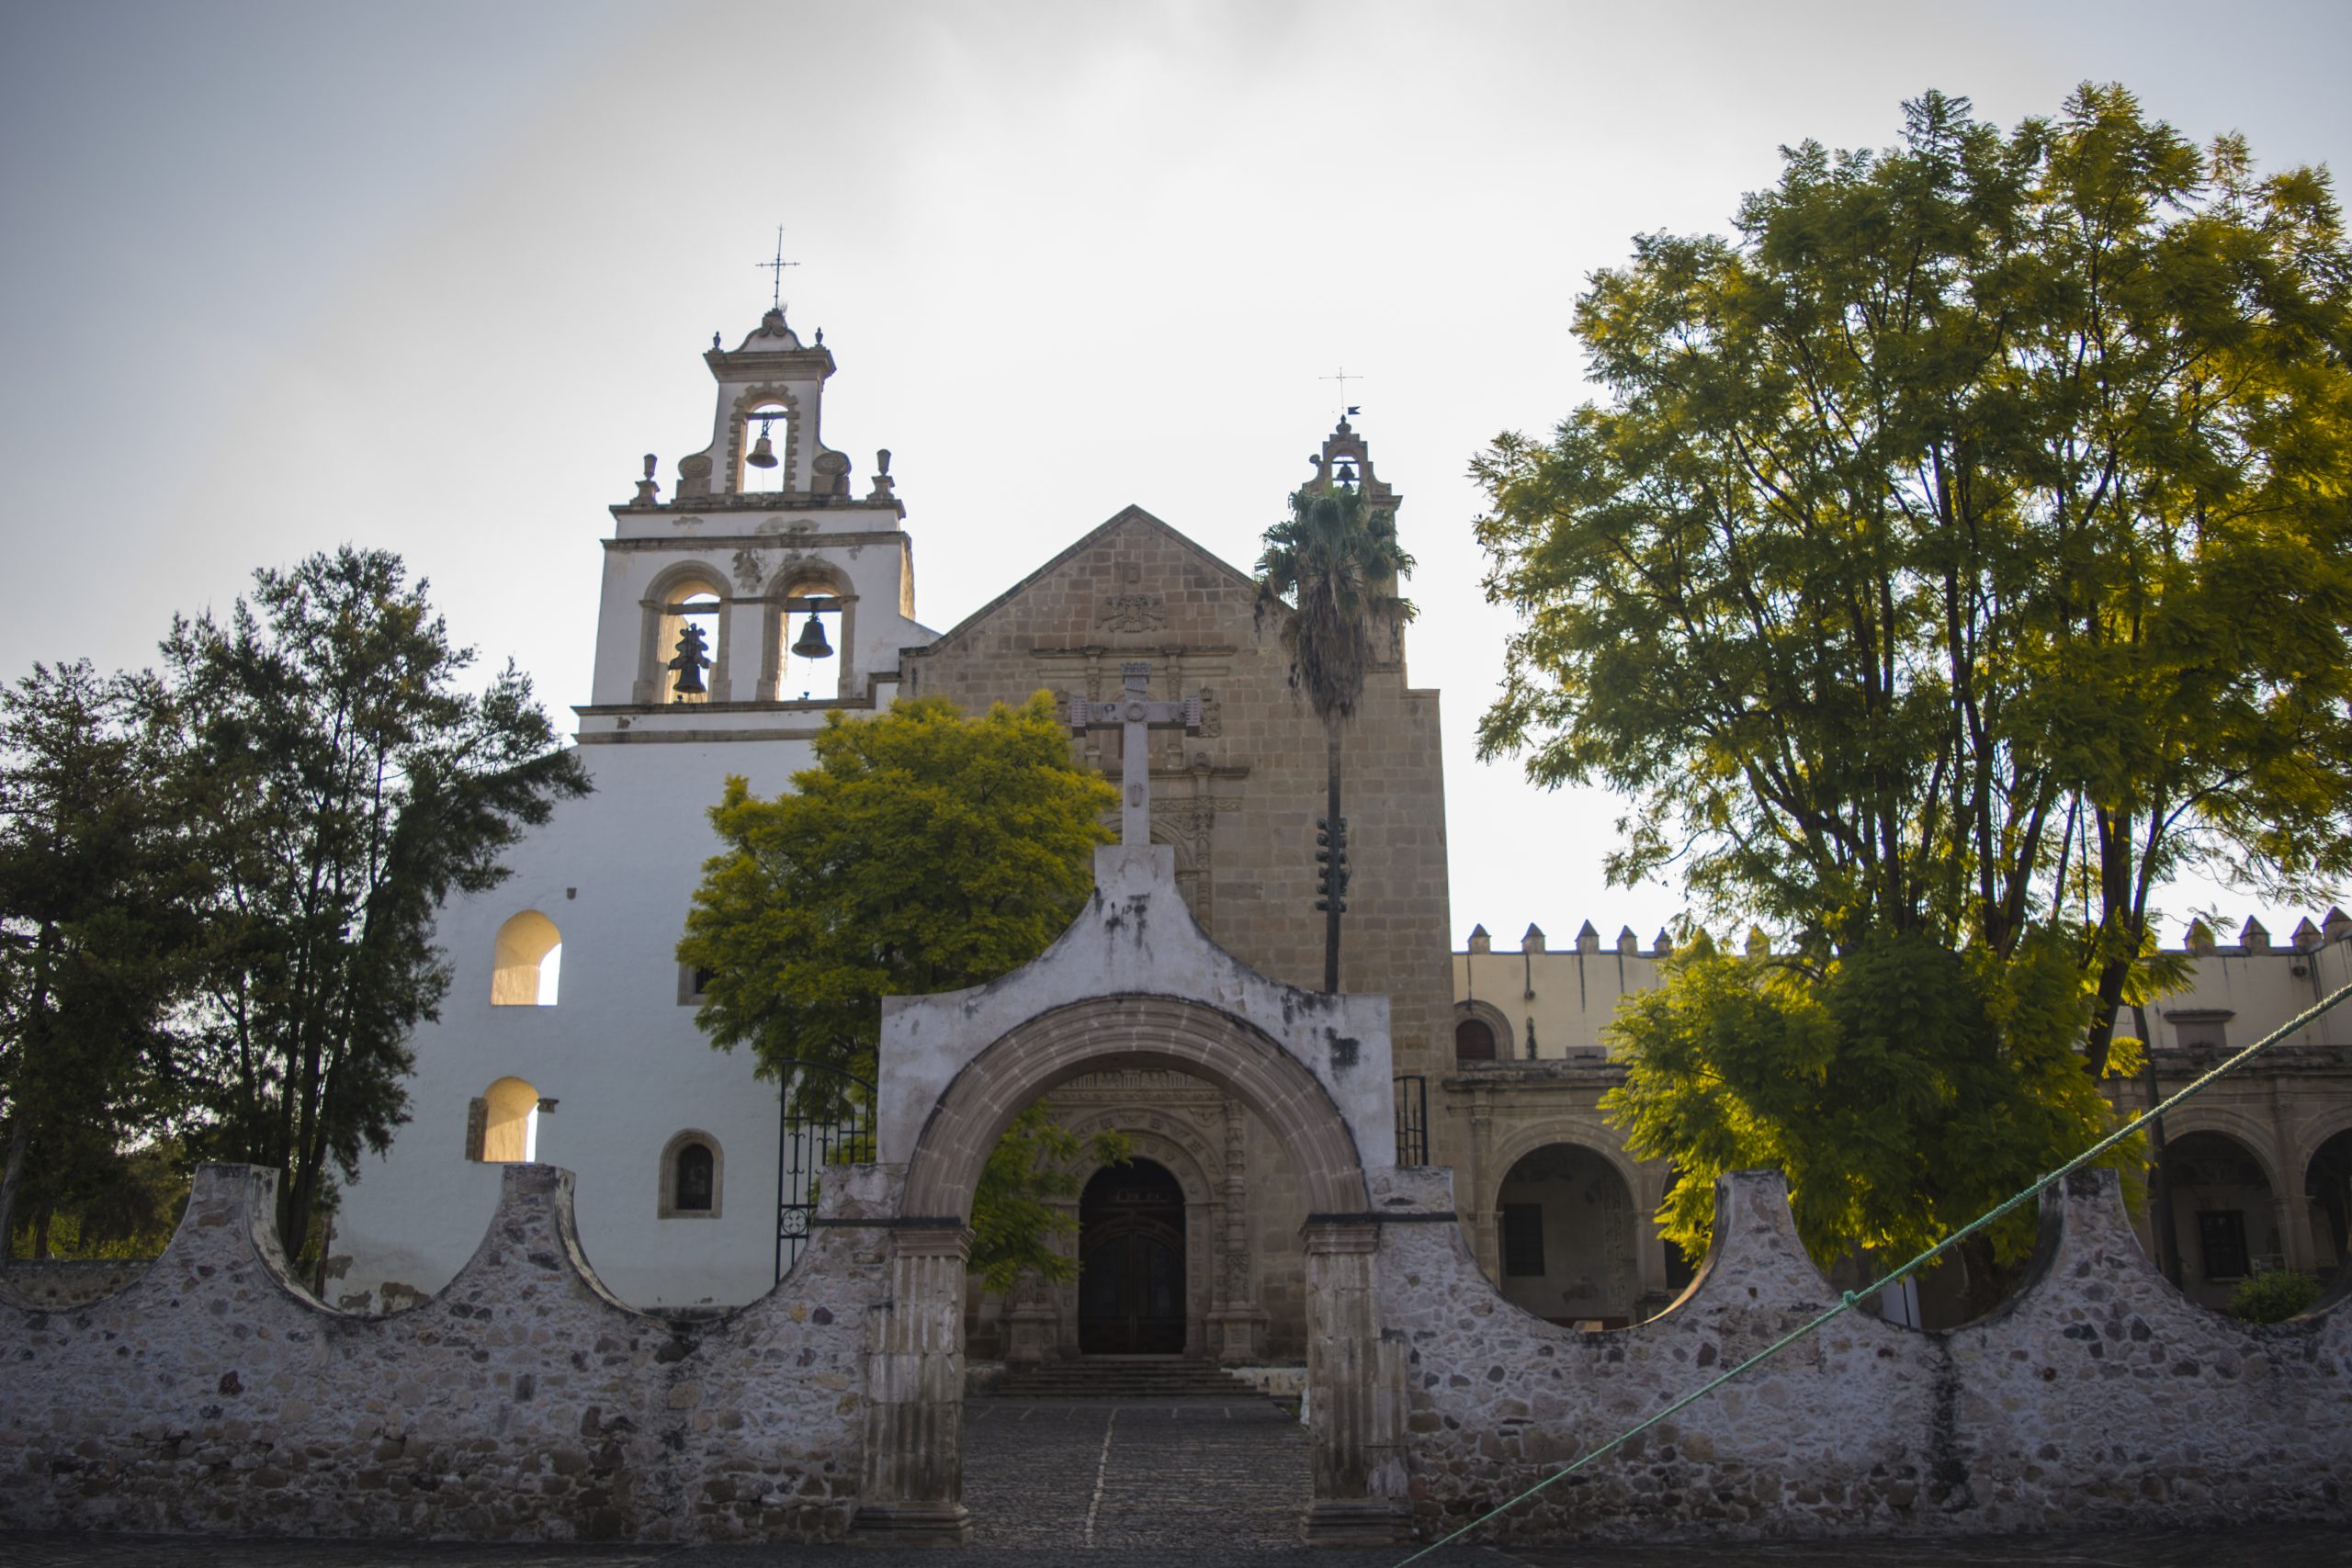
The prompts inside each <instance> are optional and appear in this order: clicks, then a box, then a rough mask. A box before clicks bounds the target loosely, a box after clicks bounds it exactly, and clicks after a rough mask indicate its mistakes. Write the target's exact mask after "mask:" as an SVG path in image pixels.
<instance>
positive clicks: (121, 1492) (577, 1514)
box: [0, 1165, 889, 1540]
mask: <svg viewBox="0 0 2352 1568" xmlns="http://www.w3.org/2000/svg"><path fill="white" fill-rule="evenodd" d="M504 1174H505V1184H504V1189H503V1193H502V1195H501V1200H500V1202H499V1206H498V1209H497V1211H496V1213H495V1214H494V1215H493V1216H492V1221H491V1224H490V1227H489V1230H488V1232H487V1234H486V1235H484V1237H483V1239H482V1242H481V1247H480V1249H479V1250H478V1251H477V1252H476V1253H475V1254H474V1257H473V1258H472V1260H471V1261H470V1262H469V1263H468V1264H467V1265H466V1267H465V1268H464V1269H461V1270H460V1271H459V1273H458V1277H457V1278H456V1279H455V1280H452V1281H451V1282H450V1284H449V1285H448V1287H447V1289H445V1290H443V1291H442V1292H440V1293H439V1294H437V1295H435V1297H433V1298H432V1299H431V1300H430V1301H428V1302H426V1303H424V1304H423V1305H421V1306H418V1307H416V1308H413V1310H410V1311H407V1312H403V1313H399V1314H393V1315H391V1316H389V1317H361V1316H356V1315H354V1314H345V1313H341V1312H337V1311H334V1309H332V1308H329V1307H326V1306H323V1305H322V1304H320V1303H318V1302H317V1301H315V1300H313V1299H312V1298H311V1296H310V1295H308V1294H307V1293H306V1292H303V1291H302V1290H301V1289H300V1287H299V1286H297V1285H295V1284H294V1283H293V1282H292V1281H291V1280H290V1279H289V1278H288V1273H287V1269H286V1262H285V1258H284V1256H283V1255H282V1254H281V1253H280V1252H279V1251H278V1249H277V1244H276V1241H275V1238H274V1234H273V1232H272V1229H271V1224H270V1216H271V1214H272V1212H273V1198H274V1190H275V1178H274V1176H272V1175H270V1174H268V1173H266V1172H263V1171H259V1170H256V1169H253V1168H248V1167H243V1166H209V1167H206V1168H204V1169H203V1170H202V1171H201V1172H200V1173H199V1175H198V1181H197V1186H196V1190H195V1194H194V1196H193V1198H192V1199H191V1200H190V1201H189V1204H188V1208H187V1215H186V1217H185V1218H184V1219H183V1220H182V1222H181V1224H180V1228H179V1231H178V1234H177V1235H175V1237H174V1239H173V1241H172V1244H171V1247H169V1248H168V1249H167V1250H166V1251H165V1253H164V1256H163V1257H162V1258H160V1259H158V1260H157V1261H156V1262H155V1263H154V1265H153V1267H152V1268H150V1269H148V1270H147V1271H146V1272H145V1273H143V1274H142V1275H141V1276H140V1277H139V1278H138V1279H136V1280H133V1281H131V1282H130V1284H129V1285H128V1286H127V1287H125V1288H124V1289H123V1290H121V1291H119V1292H117V1293H115V1294H113V1295H111V1296H108V1297H107V1298H105V1299H104V1300H101V1301H96V1302H93V1303H87V1304H85V1305H82V1306H79V1307H76V1308H74V1309H71V1310H60V1311H34V1310H26V1309H24V1308H21V1307H17V1306H13V1305H8V1306H0V1525H6V1526H11V1527H17V1528H34V1529H40V1528H73V1529H126V1530H160V1531H196V1530H202V1531H225V1532H240V1533H242V1532H267V1533H273V1534H295V1535H322V1536H327V1535H403V1536H425V1537H431V1536H459V1537H467V1538H472V1539H480V1540H508V1539H539V1540H570V1539H582V1540H741V1539H814V1538H820V1537H830V1536H838V1535H839V1534H841V1533H842V1531H843V1530H844V1529H846V1528H847V1522H848V1517H849V1514H850V1511H851V1509H852V1508H853V1507H854V1504H855V1494H856V1490H857V1484H858V1449H857V1434H858V1430H859V1427H858V1419H859V1406H860V1404H861V1394H862V1384H863V1373H862V1370H861V1357H862V1356H863V1354H864V1352H865V1316H866V1314H867V1311H868V1307H867V1303H870V1302H872V1301H873V1300H874V1299H875V1298H876V1295H877V1294H878V1293H879V1288H880V1286H879V1280H880V1268H881V1243H882V1240H883V1237H884V1235H886V1234H887V1233H885V1232H884V1231H882V1230H879V1229H869V1228H865V1227H863V1226H859V1225H857V1224H856V1223H855V1222H856V1221H857V1220H858V1219H859V1218H860V1217H863V1216H865V1215H868V1214H871V1213H876V1212H882V1211H884V1210H886V1209H887V1207H888V1202H889V1199H888V1194H887V1193H884V1192H881V1191H879V1190H875V1191H868V1190H866V1188H868V1187H877V1186H878V1183H879V1180H880V1179H879V1177H878V1175H877V1176H872V1177H869V1176H865V1174H864V1173H863V1172H851V1173H847V1174H846V1175H845V1176H844V1179H842V1180H841V1181H840V1182H838V1183H829V1190H828V1193H827V1207H828V1211H829V1215H830V1217H831V1219H832V1220H833V1222H834V1224H831V1225H830V1226H828V1227H827V1229H826V1230H825V1231H824V1232H823V1233H822V1234H821V1235H820V1237H819V1239H818V1240H817V1241H816V1242H815V1243H814V1245H812V1246H811V1247H809V1250H808V1251H807V1253H806V1254H805V1255H804V1256H803V1257H802V1258H801V1260H800V1263H799V1265H798V1266H797V1268H796V1269H794V1270H793V1272H792V1273H791V1274H790V1275H788V1276H787V1277H786V1280H785V1281H784V1283H783V1284H782V1285H780V1286H778V1287H777V1289H776V1290H775V1292H773V1293H771V1294H769V1295H767V1296H764V1297H763V1298H762V1299H761V1300H759V1301H757V1302H754V1303H752V1304H751V1305H749V1306H747V1307H744V1308H742V1309H741V1311H738V1312H736V1313H733V1314H729V1316H727V1317H725V1318H723V1319H721V1320H718V1321H716V1322H706V1323H694V1324H688V1323H673V1322H670V1321H666V1320H664V1319H662V1318H660V1317H654V1316H650V1315H648V1314H642V1313H638V1312H634V1311H631V1310H630V1309H628V1307H626V1306H623V1305H622V1304H621V1303H619V1302H617V1301H616V1300H615V1299H614V1298H613V1297H612V1295H611V1294H610V1293H609V1292H606V1291H605V1289H604V1287H603V1286H602V1285H601V1284H599V1283H598V1282H597V1280H596V1277H595V1274H594V1271H593V1269H590V1267H589V1265H588V1261H587V1259H586V1258H584V1257H583V1256H582V1253H581V1250H580V1246H579V1240H578V1236H577V1234H576V1232H575V1230H574V1228H573V1224H572V1213H571V1173H570V1172H568V1171H564V1170H560V1169H557V1168H553V1167H549V1166H538V1165H516V1166H510V1167H508V1168H507V1169H506V1171H505V1173H504ZM835 1189H838V1190H835Z"/></svg>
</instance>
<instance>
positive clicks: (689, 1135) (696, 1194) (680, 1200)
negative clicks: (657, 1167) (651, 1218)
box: [658, 1131, 726, 1220]
mask: <svg viewBox="0 0 2352 1568" xmlns="http://www.w3.org/2000/svg"><path fill="white" fill-rule="evenodd" d="M725 1174H726V1162H725V1160H723V1159H722V1158H721V1157H720V1156H719V1152H718V1139H716V1138H714V1137H712V1136H711V1135H710V1134H707V1133H702V1132H693V1131H689V1132H684V1133H681V1134H678V1135H677V1136H676V1137H674V1138H672V1139H671V1140H670V1142H669V1145H668V1146H667V1147H665V1148H664V1149H663V1150H662V1191H661V1198H660V1204H659V1211H658V1212H659V1214H660V1217H661V1218H662V1219H665V1220H682V1219H683V1220H712V1219H717V1218H718V1200H719V1190H720V1180H721V1178H722V1177H724V1176H725Z"/></svg>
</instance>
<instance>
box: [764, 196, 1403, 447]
mask: <svg viewBox="0 0 2352 1568" xmlns="http://www.w3.org/2000/svg"><path fill="white" fill-rule="evenodd" d="M779 237H780V236H779ZM1323 379H1325V380H1326V381H1337V382H1338V383H1339V384H1340V409H1341V411H1342V412H1341V413H1340V418H1341V419H1351V418H1352V417H1354V416H1355V415H1356V414H1359V413H1361V412H1363V410H1361V409H1359V408H1357V407H1356V405H1355V404H1353V403H1351V402H1350V401H1348V383H1349V382H1351V381H1361V380H1363V377H1361V376H1351V375H1349V374H1348V367H1346V366H1344V365H1342V366H1340V373H1339V374H1338V375H1337V376H1326V377H1324V378H1323Z"/></svg>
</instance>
